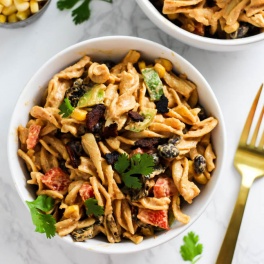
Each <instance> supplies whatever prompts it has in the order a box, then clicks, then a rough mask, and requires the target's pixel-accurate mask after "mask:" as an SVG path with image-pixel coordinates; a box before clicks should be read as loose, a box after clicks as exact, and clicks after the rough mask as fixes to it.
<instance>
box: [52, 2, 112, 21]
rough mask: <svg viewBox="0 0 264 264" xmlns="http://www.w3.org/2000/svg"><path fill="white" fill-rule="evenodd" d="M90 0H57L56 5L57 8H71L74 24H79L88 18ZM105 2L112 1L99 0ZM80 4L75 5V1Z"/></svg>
mask: <svg viewBox="0 0 264 264" xmlns="http://www.w3.org/2000/svg"><path fill="white" fill-rule="evenodd" d="M91 1H92V0H81V1H80V0H58V2H57V7H58V9H59V10H65V9H72V8H74V9H73V10H72V13H71V15H72V17H73V22H74V24H75V25H78V24H81V23H83V22H84V21H86V20H88V19H89V18H90V15H91V9H90V3H91ZM101 1H104V2H107V3H112V0H101ZM79 2H81V4H80V5H78V6H77V7H75V6H76V5H77V3H79Z"/></svg>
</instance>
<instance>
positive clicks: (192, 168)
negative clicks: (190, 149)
mask: <svg viewBox="0 0 264 264" xmlns="http://www.w3.org/2000/svg"><path fill="white" fill-rule="evenodd" d="M188 163H189V167H188V179H189V181H191V180H192V179H193V176H194V174H195V172H194V167H193V161H192V160H188Z"/></svg>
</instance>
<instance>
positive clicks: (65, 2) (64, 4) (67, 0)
mask: <svg viewBox="0 0 264 264" xmlns="http://www.w3.org/2000/svg"><path fill="white" fill-rule="evenodd" d="M78 2H79V0H59V1H58V2H57V7H58V9H60V10H64V9H71V8H73V7H74V6H75V5H76V4H77V3H78Z"/></svg>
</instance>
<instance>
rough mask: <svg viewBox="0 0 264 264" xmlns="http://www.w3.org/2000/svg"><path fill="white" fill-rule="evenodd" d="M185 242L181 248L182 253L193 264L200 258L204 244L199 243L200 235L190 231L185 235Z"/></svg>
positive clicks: (184, 258)
mask: <svg viewBox="0 0 264 264" xmlns="http://www.w3.org/2000/svg"><path fill="white" fill-rule="evenodd" d="M183 241H184V244H183V245H182V246H181V248H180V253H181V256H182V258H183V260H185V261H190V262H191V264H195V263H196V262H197V261H198V260H199V259H200V258H201V254H202V252H203V245H202V244H200V243H198V242H199V236H198V235H196V234H195V233H194V232H189V233H188V234H187V235H186V236H184V237H183Z"/></svg>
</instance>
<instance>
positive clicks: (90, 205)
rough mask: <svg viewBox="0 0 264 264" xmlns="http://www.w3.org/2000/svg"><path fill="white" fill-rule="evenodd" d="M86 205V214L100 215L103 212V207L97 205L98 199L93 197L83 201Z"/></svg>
mask: <svg viewBox="0 0 264 264" xmlns="http://www.w3.org/2000/svg"><path fill="white" fill-rule="evenodd" d="M84 204H85V206H86V214H87V215H88V216H89V215H95V216H100V215H103V214H104V207H103V206H100V205H98V201H97V200H96V199H94V198H89V199H87V200H85V202H84Z"/></svg>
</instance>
